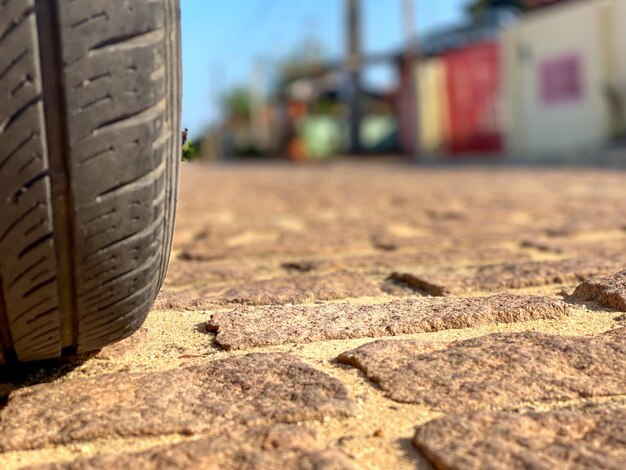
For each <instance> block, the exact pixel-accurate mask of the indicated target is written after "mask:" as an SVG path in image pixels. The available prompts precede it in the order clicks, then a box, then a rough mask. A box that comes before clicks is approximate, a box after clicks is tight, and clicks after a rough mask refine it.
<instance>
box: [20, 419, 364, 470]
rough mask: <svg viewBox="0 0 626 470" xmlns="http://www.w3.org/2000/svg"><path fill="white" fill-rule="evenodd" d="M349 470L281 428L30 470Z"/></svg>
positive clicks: (310, 439) (307, 433) (298, 431)
mask: <svg viewBox="0 0 626 470" xmlns="http://www.w3.org/2000/svg"><path fill="white" fill-rule="evenodd" d="M129 468H136V469H142V470H159V469H164V468H167V469H172V470H176V469H180V470H194V469H197V470H200V469H214V470H240V469H244V468H245V469H250V470H272V469H285V470H291V469H293V470H311V469H319V470H348V469H351V468H353V467H352V464H351V463H350V461H349V460H348V459H347V458H346V456H345V455H343V454H341V453H339V452H337V451H334V450H325V449H323V448H322V447H321V446H320V445H319V443H318V442H317V439H316V436H315V432H313V431H312V430H309V429H306V428H303V427H297V426H284V425H278V426H273V427H267V428H260V429H252V430H249V431H245V432H243V431H226V432H224V433H223V434H220V435H218V436H215V437H209V438H202V439H199V440H196V441H190V442H184V443H182V444H175V445H170V446H163V447H157V448H155V449H150V450H148V451H145V452H138V453H132V454H122V455H119V456H115V455H111V456H103V457H96V458H91V459H84V460H77V461H74V462H70V463H66V464H51V465H40V466H36V467H31V468H30V469H29V470H87V469H102V470H115V469H120V470H121V469H129Z"/></svg>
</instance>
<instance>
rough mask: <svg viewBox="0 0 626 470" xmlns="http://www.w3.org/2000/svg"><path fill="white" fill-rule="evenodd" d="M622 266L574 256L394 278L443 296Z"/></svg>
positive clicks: (558, 280) (559, 280)
mask: <svg viewBox="0 0 626 470" xmlns="http://www.w3.org/2000/svg"><path fill="white" fill-rule="evenodd" d="M620 265H622V263H621V262H620V260H603V259H599V258H572V259H566V260H556V261H529V262H521V263H505V264H493V265H486V266H479V267H478V268H477V269H476V270H475V272H469V271H467V270H466V272H463V270H461V269H458V268H456V269H454V270H453V269H447V270H441V271H440V272H433V273H427V272H426V273H410V272H409V273H407V272H394V273H392V274H391V276H390V277H391V279H393V280H396V281H399V282H403V283H405V284H407V285H409V286H411V287H413V288H415V289H416V290H424V291H426V292H427V293H429V294H430V295H437V296H442V295H453V294H456V295H458V294H467V293H471V292H479V291H496V290H502V289H522V288H526V287H538V286H547V285H550V284H565V283H569V282H573V281H583V280H585V279H587V278H590V277H593V276H597V275H601V274H605V273H608V272H611V271H612V270H614V269H615V268H616V267H617V266H620Z"/></svg>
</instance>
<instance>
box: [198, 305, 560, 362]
mask: <svg viewBox="0 0 626 470" xmlns="http://www.w3.org/2000/svg"><path fill="white" fill-rule="evenodd" d="M568 313H569V309H568V307H567V305H566V304H565V303H563V302H561V301H558V300H553V299H551V298H549V297H544V296H516V295H511V294H499V295H494V296H491V297H466V298H463V297H459V298H436V297H423V298H410V299H405V300H396V301H392V302H387V303H383V304H378V305H357V304H347V303H344V304H332V305H321V306H319V307H306V306H270V307H263V308H247V307H244V308H239V309H235V310H233V311H230V312H220V313H216V314H213V316H212V317H211V319H210V320H209V322H208V323H207V329H208V330H209V331H213V332H217V337H216V341H217V344H219V345H220V346H221V347H223V348H224V349H227V350H231V349H245V348H250V347H257V346H268V345H276V344H285V343H310V342H314V341H321V340H330V339H350V338H367V337H375V336H394V335H400V334H409V333H420V332H429V331H440V330H446V329H454V328H470V327H476V326H482V325H491V324H498V323H513V322H524V321H531V320H544V319H557V318H561V317H564V316H566V315H568Z"/></svg>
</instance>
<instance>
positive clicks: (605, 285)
mask: <svg viewBox="0 0 626 470" xmlns="http://www.w3.org/2000/svg"><path fill="white" fill-rule="evenodd" d="M573 297H574V298H575V299H579V300H593V301H595V302H598V303H600V304H601V305H603V306H604V307H608V308H613V309H615V310H619V311H621V312H626V271H622V272H619V273H617V274H614V275H613V276H609V277H604V278H601V279H592V280H589V281H585V282H583V283H582V284H581V285H579V286H578V287H577V288H576V290H575V291H574V295H573Z"/></svg>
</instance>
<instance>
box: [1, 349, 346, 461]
mask: <svg viewBox="0 0 626 470" xmlns="http://www.w3.org/2000/svg"><path fill="white" fill-rule="evenodd" d="M352 410H353V403H352V399H351V398H350V397H349V395H348V391H347V390H346V388H345V387H344V386H343V385H342V384H341V383H340V382H339V381H338V380H336V379H334V378H332V377H330V376H328V375H326V374H324V373H322V372H320V371H318V370H316V369H313V368H312V367H310V366H308V365H306V364H305V363H303V362H301V361H300V360H299V359H297V358H295V357H293V356H291V355H288V354H252V355H248V356H242V357H234V358H229V359H224V360H219V361H214V362H210V363H208V364H205V365H201V366H193V367H188V368H180V369H174V370H170V371H167V372H154V373H135V374H125V373H116V374H110V375H105V376H100V377H95V378H89V379H83V380H73V381H67V382H61V383H56V384H42V385H39V386H35V387H31V388H29V389H23V390H19V391H16V392H14V393H12V394H11V395H10V397H9V401H8V403H7V405H6V407H4V408H3V409H2V410H0V450H2V451H6V450H11V449H32V448H38V447H42V446H49V445H56V444H64V443H69V442H75V441H85V440H90V439H95V438H98V437H108V436H110V437H113V436H127V437H130V436H150V435H161V434H171V433H195V432H201V431H206V430H208V429H216V428H217V429H219V427H220V426H222V427H223V426H225V423H227V422H230V423H232V424H231V425H234V424H244V423H253V422H256V421H258V420H269V421H274V422H298V421H303V420H309V419H322V418H324V417H326V416H349V415H351V414H352Z"/></svg>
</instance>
